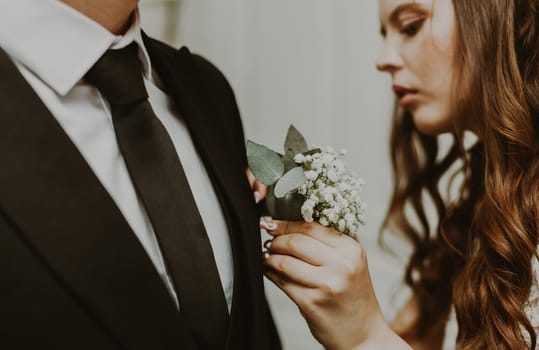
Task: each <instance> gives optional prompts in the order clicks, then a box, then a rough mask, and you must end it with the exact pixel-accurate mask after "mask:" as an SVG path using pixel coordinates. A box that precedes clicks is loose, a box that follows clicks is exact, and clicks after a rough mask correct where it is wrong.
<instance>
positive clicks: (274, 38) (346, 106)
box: [141, 0, 403, 350]
mask: <svg viewBox="0 0 539 350" xmlns="http://www.w3.org/2000/svg"><path fill="white" fill-rule="evenodd" d="M141 13H142V20H143V24H144V27H145V28H146V31H147V32H149V33H150V34H152V35H153V36H156V37H158V38H161V39H163V40H165V41H168V42H170V43H171V44H173V45H174V46H183V45H186V46H188V47H189V48H190V49H191V51H194V52H197V53H200V54H202V55H203V56H205V57H206V58H208V59H209V60H211V61H212V62H213V63H214V64H216V65H217V66H218V67H219V68H220V69H221V70H222V71H223V72H224V73H225V75H226V76H227V77H228V79H229V81H230V83H231V84H232V86H233V88H234V90H235V92H236V97H237V99H238V102H239V106H240V109H241V112H242V116H243V120H244V126H245V131H246V135H247V137H248V138H250V139H252V140H255V141H257V142H260V143H263V144H266V145H268V146H270V147H273V148H275V149H280V148H281V147H282V142H283V141H284V137H285V133H286V129H287V128H288V125H289V124H291V123H293V124H295V125H296V127H298V129H299V130H300V131H302V132H303V134H304V135H305V136H306V137H307V140H308V141H309V142H312V143H315V144H318V145H331V146H334V147H335V148H337V149H339V148H346V149H348V151H349V153H348V156H347V157H348V162H349V164H350V166H351V167H352V168H354V169H355V170H357V171H358V172H359V174H360V175H361V176H362V177H363V178H364V179H365V180H366V182H367V184H366V186H365V189H364V194H363V200H364V201H365V202H366V203H367V204H368V206H369V207H368V210H367V221H368V223H367V225H366V226H365V228H364V230H363V232H362V233H361V235H360V239H361V242H362V243H363V245H364V246H365V248H366V250H367V251H368V254H369V264H370V269H371V273H372V275H373V282H374V284H375V289H376V291H377V293H378V296H379V299H380V304H381V305H382V308H383V310H384V312H385V313H386V315H387V316H388V317H391V315H392V312H393V310H394V302H393V299H392V297H393V295H394V293H395V291H396V290H397V286H398V285H399V280H400V276H401V273H402V269H403V268H402V265H403V262H402V261H403V260H402V259H401V260H397V259H396V258H392V257H390V256H388V255H385V254H383V253H382V252H381V251H380V249H379V248H378V245H377V236H378V228H379V226H380V223H381V220H382V218H383V215H384V212H385V209H386V206H387V203H388V199H389V195H390V187H391V173H390V163H389V157H388V147H387V144H388V135H389V122H390V115H391V110H392V104H393V98H392V95H391V93H390V87H389V86H390V80H389V78H388V77H385V76H383V75H382V74H380V73H378V72H377V71H376V70H375V60H376V56H377V53H378V51H379V48H380V46H381V40H380V38H379V34H378V32H379V22H378V4H377V1H376V0H356V1H351V0H336V1H328V0H272V1H262V0H228V1H223V0H182V1H180V2H178V1H159V0H155V1H151V0H146V1H142V4H141ZM267 294H268V299H269V301H270V304H271V307H272V310H273V313H274V317H275V319H276V322H277V326H278V328H279V331H280V334H281V337H282V340H283V344H284V347H285V350H302V349H319V348H321V347H320V345H317V343H316V341H314V340H313V339H312V336H311V335H310V332H309V330H308V328H307V326H306V324H305V321H304V320H303V319H302V318H301V316H300V314H299V312H298V311H297V309H296V307H295V306H294V305H293V304H292V303H291V302H290V301H288V300H287V298H286V296H285V295H284V294H283V293H282V292H281V291H279V290H278V289H276V288H275V287H274V286H272V285H270V283H267Z"/></svg>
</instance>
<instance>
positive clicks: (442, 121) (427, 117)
mask: <svg viewBox="0 0 539 350" xmlns="http://www.w3.org/2000/svg"><path fill="white" fill-rule="evenodd" d="M421 112H422V111H421V110H420V109H419V110H417V111H414V112H413V113H412V116H413V121H414V125H415V127H416V129H417V130H418V131H419V132H420V133H422V134H425V135H429V136H436V135H440V134H444V133H446V132H451V131H453V130H454V126H453V123H452V122H451V119H450V118H446V117H441V116H440V114H433V113H421Z"/></svg>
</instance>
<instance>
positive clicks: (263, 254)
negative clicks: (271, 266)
mask: <svg viewBox="0 0 539 350" xmlns="http://www.w3.org/2000/svg"><path fill="white" fill-rule="evenodd" d="M270 255H271V254H270V253H269V252H268V251H264V252H262V258H263V259H264V260H268V258H269V257H270Z"/></svg>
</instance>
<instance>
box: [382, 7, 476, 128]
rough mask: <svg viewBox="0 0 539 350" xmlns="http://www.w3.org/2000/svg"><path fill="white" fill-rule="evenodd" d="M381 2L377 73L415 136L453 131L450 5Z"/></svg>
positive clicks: (452, 18)
mask: <svg viewBox="0 0 539 350" xmlns="http://www.w3.org/2000/svg"><path fill="white" fill-rule="evenodd" d="M379 1H380V17H381V25H382V26H381V27H382V30H381V31H382V36H383V37H384V46H383V49H382V52H381V53H380V56H379V58H378V60H377V64H376V65H377V67H378V69H379V70H380V71H384V72H387V73H389V74H391V78H392V82H393V91H394V92H395V94H396V95H397V97H398V99H399V103H400V106H401V107H402V108H404V109H406V110H408V111H410V113H411V114H412V115H413V119H414V124H415V126H416V128H417V129H418V130H419V131H421V132H423V133H425V134H429V135H436V134H440V133H443V132H447V131H450V130H452V127H453V122H452V120H451V110H452V108H451V107H452V92H453V85H452V78H453V73H454V63H453V57H454V51H455V47H456V44H455V17H454V10H453V3H452V0H415V1H413V0H379ZM471 1H475V0H471Z"/></svg>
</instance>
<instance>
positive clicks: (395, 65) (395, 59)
mask: <svg viewBox="0 0 539 350" xmlns="http://www.w3.org/2000/svg"><path fill="white" fill-rule="evenodd" d="M376 68H377V69H378V70H379V71H381V72H386V73H391V74H392V73H395V72H396V71H397V70H399V69H400V68H402V59H401V57H400V55H399V53H398V50H397V49H396V48H395V47H394V45H392V44H391V43H388V42H387V41H386V42H385V43H384V46H383V47H382V51H381V52H380V55H379V56H378V59H377V60H376Z"/></svg>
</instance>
